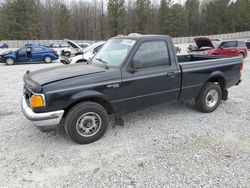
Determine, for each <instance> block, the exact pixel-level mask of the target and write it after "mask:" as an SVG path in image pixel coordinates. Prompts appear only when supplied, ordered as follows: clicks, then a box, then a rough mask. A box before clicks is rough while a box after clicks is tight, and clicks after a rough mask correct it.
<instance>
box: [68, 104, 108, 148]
mask: <svg viewBox="0 0 250 188" xmlns="http://www.w3.org/2000/svg"><path fill="white" fill-rule="evenodd" d="M93 122H95V123H93ZM107 127H108V114H107V111H106V110H105V108H104V107H103V106H101V105H99V104H97V103H95V102H82V103H80V104H77V105H76V106H74V107H73V108H72V109H71V110H70V111H69V112H68V113H67V115H66V118H65V123H64V128H65V131H66V133H67V135H68V136H69V137H70V138H71V139H72V140H73V141H75V142H76V143H78V144H89V143H91V142H94V141H97V140H99V139H100V138H101V137H102V136H103V135H104V133H105V132H106V130H107Z"/></svg>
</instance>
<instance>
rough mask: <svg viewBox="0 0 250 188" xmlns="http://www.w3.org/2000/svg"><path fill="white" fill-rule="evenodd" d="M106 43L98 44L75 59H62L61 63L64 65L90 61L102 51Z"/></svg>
mask: <svg viewBox="0 0 250 188" xmlns="http://www.w3.org/2000/svg"><path fill="white" fill-rule="evenodd" d="M104 43H105V41H100V42H96V43H94V44H92V45H90V46H88V47H87V48H85V49H83V50H82V53H80V54H79V55H76V56H74V57H70V58H67V57H61V63H63V64H75V63H82V62H87V61H90V60H91V59H92V58H93V57H94V56H95V54H96V53H97V52H98V51H99V50H100V49H101V47H102V46H103V45H104Z"/></svg>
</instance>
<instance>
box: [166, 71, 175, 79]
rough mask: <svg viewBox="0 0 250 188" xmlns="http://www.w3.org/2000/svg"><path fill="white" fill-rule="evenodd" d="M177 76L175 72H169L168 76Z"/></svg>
mask: <svg viewBox="0 0 250 188" xmlns="http://www.w3.org/2000/svg"><path fill="white" fill-rule="evenodd" d="M174 76H175V73H174V72H169V73H167V77H168V78H173V77H174Z"/></svg>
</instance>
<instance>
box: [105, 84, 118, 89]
mask: <svg viewBox="0 0 250 188" xmlns="http://www.w3.org/2000/svg"><path fill="white" fill-rule="evenodd" d="M118 87H120V84H109V85H107V88H118Z"/></svg>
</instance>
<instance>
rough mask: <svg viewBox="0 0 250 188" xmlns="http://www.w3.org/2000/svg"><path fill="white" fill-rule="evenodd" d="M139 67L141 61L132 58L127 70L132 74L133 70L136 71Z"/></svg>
mask: <svg viewBox="0 0 250 188" xmlns="http://www.w3.org/2000/svg"><path fill="white" fill-rule="evenodd" d="M140 68H141V61H140V60H137V59H134V60H133V61H132V64H131V68H129V72H130V73H132V74H133V73H135V72H138V71H139V69H140Z"/></svg>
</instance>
